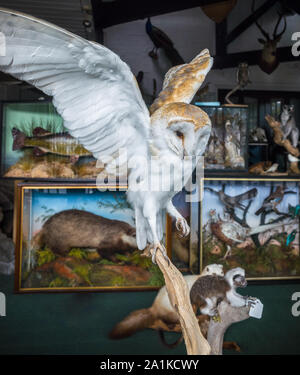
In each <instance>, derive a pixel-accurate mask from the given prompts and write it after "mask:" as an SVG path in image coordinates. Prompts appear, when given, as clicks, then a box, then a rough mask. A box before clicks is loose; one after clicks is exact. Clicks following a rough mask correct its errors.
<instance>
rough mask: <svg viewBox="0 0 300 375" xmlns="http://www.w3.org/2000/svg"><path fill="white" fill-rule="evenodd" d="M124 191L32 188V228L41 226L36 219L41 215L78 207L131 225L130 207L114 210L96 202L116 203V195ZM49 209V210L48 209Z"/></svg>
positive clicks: (35, 228) (34, 229) (39, 221)
mask: <svg viewBox="0 0 300 375" xmlns="http://www.w3.org/2000/svg"><path fill="white" fill-rule="evenodd" d="M124 194H125V192H107V191H106V192H100V191H98V190H97V189H37V190H32V230H33V232H36V231H37V230H39V229H40V228H41V226H42V224H43V223H42V221H41V220H37V219H38V218H41V217H42V216H43V215H53V214H55V213H57V212H60V211H64V210H69V209H72V208H73V209H79V210H86V211H89V212H92V213H94V214H96V215H100V216H103V217H106V218H108V219H116V220H121V221H126V222H128V223H129V224H131V225H134V222H133V211H132V210H130V209H122V210H115V211H113V212H112V207H99V205H98V202H99V201H102V202H106V203H107V204H110V203H111V204H114V203H116V198H115V197H116V196H118V197H120V196H122V195H123V196H124ZM50 209H51V211H49V210H50Z"/></svg>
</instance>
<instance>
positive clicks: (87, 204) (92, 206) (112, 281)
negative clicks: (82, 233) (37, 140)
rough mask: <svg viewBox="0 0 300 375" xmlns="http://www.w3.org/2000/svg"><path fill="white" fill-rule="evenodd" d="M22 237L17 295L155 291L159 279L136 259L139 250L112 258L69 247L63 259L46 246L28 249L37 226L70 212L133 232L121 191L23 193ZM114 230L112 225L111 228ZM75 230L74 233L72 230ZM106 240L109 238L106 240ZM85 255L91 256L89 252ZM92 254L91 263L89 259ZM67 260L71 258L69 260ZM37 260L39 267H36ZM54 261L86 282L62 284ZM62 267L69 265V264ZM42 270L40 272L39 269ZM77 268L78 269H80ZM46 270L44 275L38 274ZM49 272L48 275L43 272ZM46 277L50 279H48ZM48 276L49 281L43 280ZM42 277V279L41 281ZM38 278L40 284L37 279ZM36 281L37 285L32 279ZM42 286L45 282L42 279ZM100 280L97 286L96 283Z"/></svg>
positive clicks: (151, 267) (156, 272)
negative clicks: (119, 224) (58, 291)
mask: <svg viewBox="0 0 300 375" xmlns="http://www.w3.org/2000/svg"><path fill="white" fill-rule="evenodd" d="M23 193H24V198H23V207H22V210H23V212H22V216H23V220H22V228H21V229H22V233H21V234H20V235H21V238H20V242H21V244H20V245H21V246H20V247H19V252H21V256H22V257H21V261H20V267H21V269H20V276H19V277H20V280H19V287H20V290H24V291H26V290H39V289H41V290H42V289H45V290H49V289H52V290H55V289H60V288H62V289H64V288H65V289H68V288H69V289H73V290H74V291H76V289H78V288H83V287H84V288H87V289H88V288H89V287H91V288H96V289H97V288H98V289H101V288H104V289H105V288H110V287H111V288H118V287H119V288H121V289H122V288H127V287H128V288H135V287H136V288H139V289H143V288H157V287H159V286H161V285H163V283H164V281H163V276H162V274H161V272H160V270H159V268H158V266H156V265H154V264H153V263H152V261H151V259H150V258H147V257H141V251H140V250H138V249H137V248H131V247H130V250H129V251H125V252H124V251H121V250H120V251H118V248H116V249H113V251H112V254H111V255H112V257H107V255H106V254H105V255H104V254H101V249H100V250H99V252H97V251H96V249H90V250H89V249H84V248H79V246H78V248H77V247H74V248H72V249H71V250H70V252H69V253H68V254H67V255H66V256H63V257H62V256H61V255H60V254H57V253H56V252H55V251H54V250H53V251H52V250H51V249H50V250H51V251H49V249H47V247H45V248H41V249H39V248H38V249H37V248H34V247H33V245H32V244H33V242H34V241H33V239H34V236H36V235H37V234H38V233H39V231H40V230H41V229H42V226H43V224H44V223H45V222H46V221H47V220H48V219H49V218H50V217H52V216H53V215H54V214H56V213H58V212H61V211H65V210H70V209H76V210H81V211H87V212H91V213H93V214H95V215H97V216H101V217H103V218H106V219H110V220H113V221H114V220H118V221H122V222H126V223H128V224H129V225H130V226H132V227H135V223H134V212H133V210H132V209H131V208H130V207H129V205H128V203H127V201H126V195H125V194H126V192H125V191H105V192H101V191H99V190H98V189H97V188H44V189H42V188H36V189H28V188H26V187H25V188H24V189H23ZM116 225H117V224H116ZM74 231H76V228H74ZM108 240H109V239H108ZM89 251H91V252H90V253H89ZM92 253H94V255H92V260H90V257H88V256H87V255H86V254H88V255H89V256H90V255H91V254H92ZM71 258H72V259H71ZM41 260H42V264H41V263H40V262H41ZM56 260H59V261H60V262H63V263H64V264H65V265H67V267H69V268H70V267H71V269H72V270H73V271H74V273H76V272H77V270H79V271H80V272H81V271H82V270H85V280H86V281H87V282H86V283H83V284H79V285H78V284H74V280H71V281H70V280H69V279H66V280H65V279H64V276H65V275H64V274H63V275H60V274H57V272H56V271H57V269H56V268H55V269H54V271H53V269H52V268H51V264H52V263H53V261H56ZM68 262H71V263H70V264H69V263H68ZM41 267H42V268H41ZM80 267H81V269H80ZM45 269H47V272H48V273H47V272H44V271H45ZM48 269H50V271H49V270H48ZM49 274H51V277H50V276H49ZM48 276H49V277H48ZM47 277H48V279H47ZM43 278H44V279H43ZM38 279H40V281H39V280H38ZM46 279H47V280H48V281H47V280H46ZM101 280H102V281H101Z"/></svg>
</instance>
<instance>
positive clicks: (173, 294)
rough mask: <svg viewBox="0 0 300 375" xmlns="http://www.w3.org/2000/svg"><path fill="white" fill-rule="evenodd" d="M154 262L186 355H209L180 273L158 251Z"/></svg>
mask: <svg viewBox="0 0 300 375" xmlns="http://www.w3.org/2000/svg"><path fill="white" fill-rule="evenodd" d="M148 252H149V253H150V254H147V255H149V256H150V255H152V252H153V249H148ZM156 262H157V264H158V266H159V268H160V270H161V271H162V273H163V275H164V278H165V283H166V288H167V292H168V296H169V299H170V302H171V305H172V306H173V308H174V309H175V311H176V312H177V314H178V318H179V322H180V326H181V331H182V334H183V338H184V341H185V346H186V350H187V354H189V355H201V354H202V355H208V354H210V351H211V350H210V345H209V344H208V341H207V340H206V339H205V338H204V336H203V334H202V333H201V330H200V327H199V324H198V320H197V318H196V315H195V314H194V311H193V309H192V305H191V302H190V294H189V289H188V286H187V284H186V282H185V280H184V278H183V276H182V274H181V272H180V271H179V270H178V269H177V268H176V267H175V266H174V265H173V263H172V262H171V261H170V262H169V263H168V261H167V260H166V259H165V258H164V257H163V255H162V253H161V252H160V251H159V250H158V251H157V253H156Z"/></svg>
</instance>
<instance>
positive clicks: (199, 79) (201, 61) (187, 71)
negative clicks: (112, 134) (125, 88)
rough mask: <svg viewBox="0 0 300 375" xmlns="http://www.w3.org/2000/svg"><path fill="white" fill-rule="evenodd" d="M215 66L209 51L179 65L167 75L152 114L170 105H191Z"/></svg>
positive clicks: (203, 51) (152, 108) (205, 50)
mask: <svg viewBox="0 0 300 375" xmlns="http://www.w3.org/2000/svg"><path fill="white" fill-rule="evenodd" d="M212 65H213V58H212V57H211V56H210V53H209V51H208V49H204V50H202V51H201V52H200V53H199V54H198V55H197V56H196V57H195V58H194V59H193V60H192V61H191V62H190V63H187V64H182V65H177V66H174V67H173V68H171V69H170V70H169V71H168V72H167V74H166V75H165V79H164V83H163V88H162V91H161V92H160V94H159V96H158V97H157V98H156V99H155V101H154V103H153V104H152V106H151V107H150V113H151V114H152V113H154V112H155V111H156V110H157V109H158V108H160V107H162V106H164V105H166V104H169V103H179V102H180V103H190V102H191V101H192V99H193V97H194V95H195V94H196V92H197V91H198V90H199V88H200V87H201V85H202V83H203V81H204V79H205V77H206V75H207V73H208V72H209V71H210V69H211V67H212Z"/></svg>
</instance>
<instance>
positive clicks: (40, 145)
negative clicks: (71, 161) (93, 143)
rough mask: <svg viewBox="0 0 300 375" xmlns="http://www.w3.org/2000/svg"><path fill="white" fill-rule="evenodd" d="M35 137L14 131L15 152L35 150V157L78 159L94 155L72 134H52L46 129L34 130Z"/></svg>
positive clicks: (14, 129)
mask: <svg viewBox="0 0 300 375" xmlns="http://www.w3.org/2000/svg"><path fill="white" fill-rule="evenodd" d="M33 134H34V136H33V137H27V136H26V135H25V134H24V133H22V132H21V131H20V130H19V129H17V128H13V129H12V136H13V147H12V148H13V150H14V151H15V150H21V149H22V148H28V147H31V148H33V153H34V155H35V156H41V155H44V154H48V153H49V154H56V155H62V156H70V157H71V158H72V157H75V158H77V159H78V157H80V156H89V155H92V154H91V153H90V152H89V151H87V150H86V149H85V148H84V147H83V146H82V145H81V144H79V143H78V141H77V140H76V139H75V138H73V137H72V136H71V135H70V134H68V133H66V132H64V133H56V134H52V133H50V132H48V131H47V130H45V129H42V128H36V129H34V130H33Z"/></svg>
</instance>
